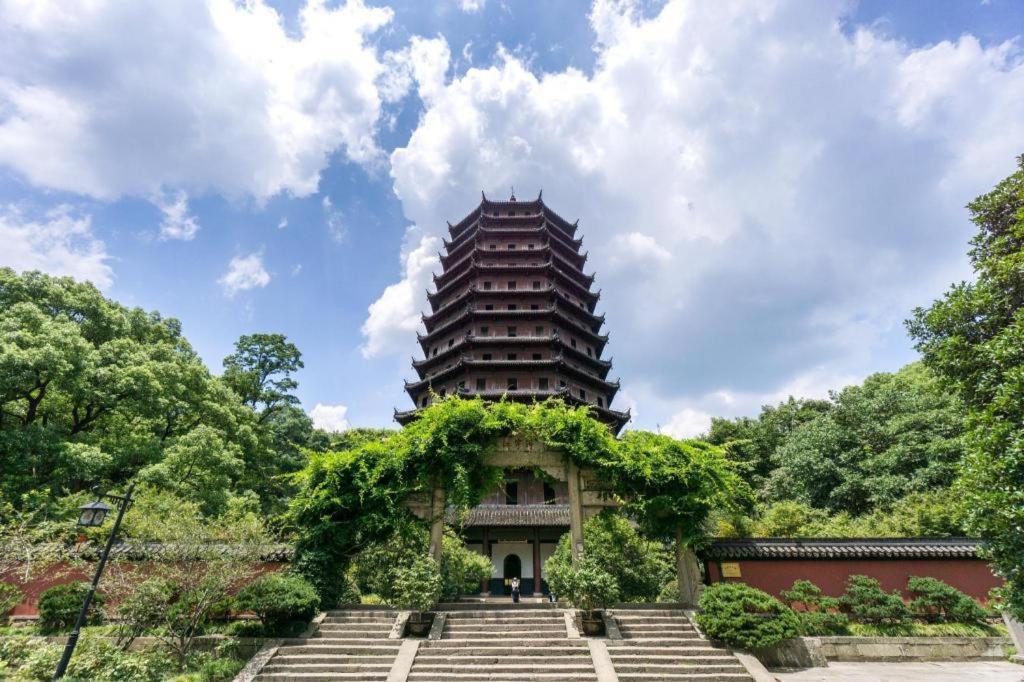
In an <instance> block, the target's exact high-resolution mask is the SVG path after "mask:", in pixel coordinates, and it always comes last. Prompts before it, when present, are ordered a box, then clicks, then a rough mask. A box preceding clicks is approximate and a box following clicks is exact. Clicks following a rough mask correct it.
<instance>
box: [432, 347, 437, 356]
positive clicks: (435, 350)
mask: <svg viewBox="0 0 1024 682" xmlns="http://www.w3.org/2000/svg"><path fill="white" fill-rule="evenodd" d="M433 356H434V357H437V346H434V352H433Z"/></svg>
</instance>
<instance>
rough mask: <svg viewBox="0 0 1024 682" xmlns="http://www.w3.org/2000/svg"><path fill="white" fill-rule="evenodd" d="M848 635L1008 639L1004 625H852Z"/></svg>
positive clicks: (849, 627) (848, 627)
mask: <svg viewBox="0 0 1024 682" xmlns="http://www.w3.org/2000/svg"><path fill="white" fill-rule="evenodd" d="M846 629H847V631H848V634H850V635H854V636H857V637H1006V636H1008V634H1009V633H1008V632H1007V630H1006V626H1005V625H1003V624H1002V623H986V624H983V625H982V624H977V623H907V624H905V625H885V624H875V623H850V625H849V626H847V628H846Z"/></svg>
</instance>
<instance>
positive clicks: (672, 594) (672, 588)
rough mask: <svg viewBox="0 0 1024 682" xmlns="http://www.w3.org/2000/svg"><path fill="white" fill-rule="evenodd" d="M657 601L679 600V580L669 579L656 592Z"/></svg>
mask: <svg viewBox="0 0 1024 682" xmlns="http://www.w3.org/2000/svg"><path fill="white" fill-rule="evenodd" d="M658 601H659V602H668V603H676V602H678V601H679V581H678V580H669V581H668V582H667V583H665V585H664V586H663V587H662V588H661V592H659V593H658Z"/></svg>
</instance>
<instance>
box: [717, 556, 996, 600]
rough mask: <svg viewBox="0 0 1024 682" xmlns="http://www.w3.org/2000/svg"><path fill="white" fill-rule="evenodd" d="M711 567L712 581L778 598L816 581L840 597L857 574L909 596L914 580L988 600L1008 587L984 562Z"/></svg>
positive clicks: (774, 562) (768, 562) (763, 562)
mask: <svg viewBox="0 0 1024 682" xmlns="http://www.w3.org/2000/svg"><path fill="white" fill-rule="evenodd" d="M726 563H734V564H738V565H739V568H740V577H739V578H723V577H722V564H726ZM706 566H707V573H708V580H709V582H712V583H717V582H723V581H725V582H743V583H746V584H748V585H750V586H751V587H756V588H757V589H759V590H764V591H765V592H768V593H769V594H773V595H775V596H777V597H778V596H780V595H781V593H782V592H783V590H788V589H790V588H791V587H792V586H793V583H794V582H795V581H797V580H810V581H811V582H812V583H814V584H815V585H817V586H818V587H820V588H821V589H822V591H823V592H824V593H825V594H827V595H829V596H831V597H838V596H839V595H841V594H842V593H843V592H844V591H845V589H846V580H847V578H849V577H850V576H851V575H868V576H871V577H872V578H875V579H877V580H878V581H879V582H880V583H881V584H882V587H883V588H884V589H885V590H886V591H892V590H899V591H900V592H901V593H903V595H904V596H906V593H907V580H908V579H909V578H910V576H922V577H930V578H938V579H939V580H942V581H943V582H946V583H948V584H950V585H952V586H953V587H955V588H957V589H958V590H960V591H961V592H964V593H966V594H969V595H970V596H972V597H974V598H975V599H977V600H979V601H982V602H984V601H986V600H987V599H988V593H989V590H991V589H992V588H993V587H998V586H1000V585H1002V584H1003V581H1002V580H1001V579H1000V578H997V577H996V576H995V574H994V573H992V569H991V568H989V565H988V562H986V561H983V560H981V559H898V560H897V559H849V560H847V559H827V560H817V559H814V560H812V559H760V560H738V561H733V562H728V561H719V562H716V561H708V562H706Z"/></svg>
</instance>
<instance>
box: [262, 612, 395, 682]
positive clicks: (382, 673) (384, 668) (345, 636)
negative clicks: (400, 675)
mask: <svg viewBox="0 0 1024 682" xmlns="http://www.w3.org/2000/svg"><path fill="white" fill-rule="evenodd" d="M394 622H395V613H394V611H375V610H351V611H328V612H327V615H326V616H325V618H324V619H323V621H322V622H321V623H320V626H319V627H318V628H317V631H316V633H315V634H313V636H312V637H308V638H305V639H291V640H286V642H285V644H284V645H283V646H281V647H280V648H279V649H278V650H277V653H275V654H274V656H273V657H272V658H271V659H270V660H269V661H268V662H267V664H266V665H265V666H264V667H263V669H262V670H261V671H260V673H259V675H257V676H256V680H259V681H260V682H271V681H275V682H276V681H282V680H293V681H297V680H303V681H309V682H318V681H320V680H323V681H326V680H386V679H387V678H388V673H389V672H390V671H391V666H392V664H393V663H394V661H395V657H396V656H397V655H398V648H399V647H400V646H401V643H402V640H400V639H388V635H390V633H391V627H392V625H393V624H394Z"/></svg>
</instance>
